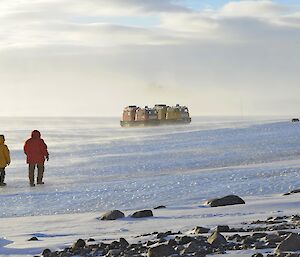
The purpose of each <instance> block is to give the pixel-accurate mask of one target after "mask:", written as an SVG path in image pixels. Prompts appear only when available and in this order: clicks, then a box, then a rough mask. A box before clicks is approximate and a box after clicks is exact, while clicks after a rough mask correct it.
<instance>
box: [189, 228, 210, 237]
mask: <svg viewBox="0 0 300 257" xmlns="http://www.w3.org/2000/svg"><path fill="white" fill-rule="evenodd" d="M209 231H210V229H209V228H204V227H195V228H194V229H193V231H192V233H193V234H196V235H198V234H205V233H208V232H209Z"/></svg>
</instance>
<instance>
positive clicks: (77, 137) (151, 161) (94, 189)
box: [0, 117, 300, 257]
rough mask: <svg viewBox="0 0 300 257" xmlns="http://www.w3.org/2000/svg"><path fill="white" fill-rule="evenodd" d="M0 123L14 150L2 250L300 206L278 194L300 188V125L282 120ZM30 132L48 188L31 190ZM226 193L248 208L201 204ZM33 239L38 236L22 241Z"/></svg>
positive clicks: (29, 250)
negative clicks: (38, 142)
mask: <svg viewBox="0 0 300 257" xmlns="http://www.w3.org/2000/svg"><path fill="white" fill-rule="evenodd" d="M0 122H1V125H2V126H1V129H2V131H1V133H3V134H5V136H6V143H7V144H8V146H9V147H10V150H11V155H12V164H11V166H10V167H8V168H7V172H6V173H7V177H6V182H7V184H8V185H7V187H5V188H0V217H1V218H0V228H1V230H0V256H22V257H23V256H32V255H33V254H38V253H40V252H41V249H43V248H45V247H50V248H51V249H52V250H55V249H56V248H57V247H63V246H64V245H68V244H71V243H72V242H73V241H75V240H76V239H78V238H79V237H83V238H89V237H94V238H96V239H101V240H103V239H107V240H109V239H115V238H119V237H120V236H122V237H126V239H129V240H130V238H132V240H134V239H133V236H136V235H139V234H143V233H146V232H153V231H154V230H157V231H164V230H174V231H175V230H177V229H178V230H182V231H185V232H186V231H187V230H189V229H192V228H193V227H194V226H196V225H208V226H214V225H216V224H221V223H226V224H231V223H234V224H239V222H242V221H243V220H249V221H250V220H253V219H257V217H268V216H270V215H276V214H278V215H283V214H289V213H290V214H295V213H299V212H300V199H299V196H297V195H292V196H287V197H282V196H281V194H282V193H284V192H287V191H290V190H292V189H296V188H300V179H299V178H300V145H299V142H300V140H299V139H300V127H299V126H300V124H298V123H291V122H290V121H289V120H288V119H287V120H284V119H266V118H260V119H258V118H251V119H250V118H247V119H246V118H244V119H238V118H222V117H214V118H194V119H193V121H192V124H190V125H183V126H176V127H170V126H162V127H154V128H153V127H151V128H126V129H124V128H120V127H119V123H118V119H117V118H105V119H101V118H47V119H38V118H0ZM33 129H39V130H40V131H41V132H42V136H43V138H44V139H45V141H46V143H47V144H48V147H49V152H50V161H49V163H47V164H46V172H45V183H46V184H45V185H43V186H37V187H35V188H30V187H29V185H28V179H27V167H26V164H25V157H24V154H23V151H22V147H23V143H24V141H25V140H26V138H27V137H28V136H29V135H30V132H31V130H33ZM227 194H237V195H239V196H241V197H243V198H244V199H245V200H246V202H247V204H246V205H244V206H234V207H222V208H217V209H215V208H207V207H204V206H203V205H202V203H203V201H204V200H206V199H208V198H213V197H216V196H224V195H227ZM161 204H163V205H167V207H168V208H167V209H165V210H157V211H155V217H154V218H152V219H145V220H142V221H140V220H139V221H135V220H133V219H130V218H126V219H124V220H121V221H114V222H107V223H105V222H100V221H98V220H97V219H96V217H99V216H100V214H101V213H103V212H105V211H107V210H111V209H120V210H122V211H125V213H126V214H130V213H131V212H132V211H133V210H138V209H142V208H152V207H155V206H158V205H161ZM33 235H36V236H38V237H39V238H40V239H41V240H40V241H37V242H28V241H27V239H29V238H30V237H31V236H33ZM1 238H2V239H1ZM245 254H246V255H245V256H251V255H249V254H248V255H247V253H245ZM233 256H234V255H233ZM240 256H241V255H240Z"/></svg>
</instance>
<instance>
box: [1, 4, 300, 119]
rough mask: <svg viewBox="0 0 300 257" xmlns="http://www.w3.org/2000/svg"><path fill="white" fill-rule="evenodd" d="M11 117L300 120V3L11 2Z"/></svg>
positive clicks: (7, 30) (7, 73)
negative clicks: (161, 112)
mask: <svg viewBox="0 0 300 257" xmlns="http://www.w3.org/2000/svg"><path fill="white" fill-rule="evenodd" d="M0 24H1V26H0V89H1V108H0V116H121V113H122V109H123V108H124V107H125V106H127V105H138V106H144V105H148V106H151V105H154V104H156V103H166V104H168V105H175V104H177V103H179V104H182V105H186V106H188V107H189V109H190V112H191V115H192V116H193V115H194V116H196V115H197V116H201V115H238V116H239V115H245V116H247V115H272V116H273V115H280V116H282V115H284V116H287V117H290V116H298V115H299V113H300V101H299V95H300V76H299V71H300V69H299V67H300V48H299V45H300V1H298V0H286V1H284V0H278V1H269V0H259V1H255V0H252V1H251V0H243V1H228V0H227V1H225V0H198V1H196V0H143V1H142V0H109V1H108V0H0Z"/></svg>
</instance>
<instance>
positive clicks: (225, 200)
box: [205, 195, 245, 207]
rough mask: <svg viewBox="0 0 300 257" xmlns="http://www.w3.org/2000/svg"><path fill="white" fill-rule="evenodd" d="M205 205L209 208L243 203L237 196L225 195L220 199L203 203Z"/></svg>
mask: <svg viewBox="0 0 300 257" xmlns="http://www.w3.org/2000/svg"><path fill="white" fill-rule="evenodd" d="M205 204H206V205H209V206H210V207H218V206H226V205H235V204H245V201H244V200H243V199H242V198H240V197H239V196H237V195H227V196H225V197H222V198H215V199H211V200H208V201H206V202H205Z"/></svg>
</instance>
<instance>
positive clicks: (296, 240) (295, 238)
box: [276, 233, 300, 253]
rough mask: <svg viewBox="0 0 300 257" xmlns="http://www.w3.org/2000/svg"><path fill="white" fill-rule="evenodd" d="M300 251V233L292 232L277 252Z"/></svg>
mask: <svg viewBox="0 0 300 257" xmlns="http://www.w3.org/2000/svg"><path fill="white" fill-rule="evenodd" d="M296 251H300V235H298V234H294V233H292V234H290V235H289V236H288V237H287V238H286V239H284V240H283V241H282V242H281V243H280V244H279V245H278V246H277V248H276V252H278V253H280V252H296Z"/></svg>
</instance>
